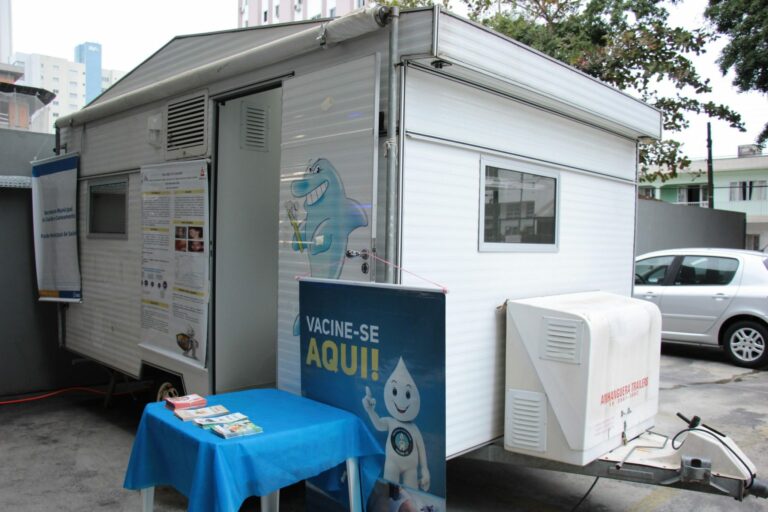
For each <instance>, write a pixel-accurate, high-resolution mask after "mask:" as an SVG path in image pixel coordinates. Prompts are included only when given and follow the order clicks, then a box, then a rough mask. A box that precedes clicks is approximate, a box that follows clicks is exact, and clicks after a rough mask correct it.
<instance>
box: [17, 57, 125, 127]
mask: <svg viewBox="0 0 768 512" xmlns="http://www.w3.org/2000/svg"><path fill="white" fill-rule="evenodd" d="M85 44H86V45H87V44H93V43H85ZM80 46H83V45H80ZM100 56H101V54H100V53H99V58H100ZM13 60H14V65H16V66H18V67H21V68H23V70H24V77H23V79H22V80H20V81H19V83H20V84H24V85H29V86H32V87H39V88H42V89H46V90H49V91H51V92H53V93H54V94H55V95H56V98H55V99H54V100H53V101H52V102H51V104H50V109H49V112H48V114H49V120H48V122H47V126H48V131H49V132H50V133H53V132H54V128H53V123H55V122H56V119H58V118H59V117H64V116H66V115H68V114H71V113H72V112H76V111H78V110H80V109H81V108H83V107H84V106H85V105H86V104H87V103H88V102H89V99H88V84H89V81H88V67H87V66H88V64H87V63H86V62H73V61H70V60H67V59H63V58H61V57H52V56H50V55H40V54H38V53H18V52H17V53H15V54H14V58H13ZM98 69H99V73H98V79H96V86H97V87H96V89H97V91H98V92H96V93H92V94H95V96H94V97H96V96H98V95H99V94H101V92H102V91H103V90H105V89H107V88H108V87H110V86H111V85H113V84H114V83H115V82H117V81H118V80H120V78H122V77H123V76H124V75H125V72H123V71H116V70H111V69H100V65H99V67H98ZM91 76H95V75H91Z"/></svg>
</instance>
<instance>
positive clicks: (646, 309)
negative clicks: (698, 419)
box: [504, 292, 661, 465]
mask: <svg viewBox="0 0 768 512" xmlns="http://www.w3.org/2000/svg"><path fill="white" fill-rule="evenodd" d="M660 343H661V314H660V313H659V310H658V308H657V307H656V306H655V305H654V304H651V303H649V302H645V301H640V300H636V299H632V298H629V297H624V296H620V295H615V294H611V293H605V292H585V293H574V294H567V295H553V296H548V297H538V298H533V299H524V300H515V301H508V302H507V354H506V402H505V414H504V447H505V448H506V449H507V450H509V451H512V452H518V453H524V454H528V455H534V456H538V457H543V458H547V459H553V460H558V461H562V462H567V463H570V464H577V465H586V464H588V463H589V462H591V461H593V460H594V459H596V458H598V457H600V456H601V455H603V454H604V453H607V452H608V451H610V450H612V449H614V448H617V447H619V446H621V445H622V443H623V442H624V441H625V440H627V439H632V438H633V437H635V436H636V435H638V434H640V433H641V432H643V431H644V430H646V429H648V428H650V427H652V426H653V422H654V418H655V415H656V412H657V410H658V396H659V393H658V389H659V350H660Z"/></svg>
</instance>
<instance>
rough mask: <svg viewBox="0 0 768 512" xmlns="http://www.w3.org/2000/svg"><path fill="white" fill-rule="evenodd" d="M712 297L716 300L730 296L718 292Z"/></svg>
mask: <svg viewBox="0 0 768 512" xmlns="http://www.w3.org/2000/svg"><path fill="white" fill-rule="evenodd" d="M712 298H713V299H715V300H725V299H727V298H728V296H727V295H726V294H724V293H716V294H714V295H713V296H712Z"/></svg>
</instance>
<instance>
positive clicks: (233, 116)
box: [213, 89, 281, 393]
mask: <svg viewBox="0 0 768 512" xmlns="http://www.w3.org/2000/svg"><path fill="white" fill-rule="evenodd" d="M280 100H281V90H280V89H272V90H269V91H264V92H260V93H257V94H251V95H249V96H243V97H240V98H234V99H228V100H227V101H224V102H220V103H219V108H218V113H219V115H218V130H217V132H218V145H217V163H218V165H217V166H216V187H215V190H216V202H215V205H216V206H215V211H216V217H215V218H216V226H215V227H216V230H215V234H216V239H215V260H214V261H215V267H214V269H215V272H214V293H213V315H214V346H213V350H214V352H213V362H214V368H215V372H214V376H213V379H214V390H215V392H217V393H221V392H224V391H231V390H236V389H242V388H245V387H253V386H271V385H274V383H275V375H276V369H277V362H276V356H275V351H276V348H277V344H276V342H275V333H276V331H277V247H278V235H277V224H278V193H279V182H280V180H279V176H280V124H281V122H280V117H281V116H280V104H281V102H280Z"/></svg>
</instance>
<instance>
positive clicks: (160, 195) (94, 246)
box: [57, 6, 661, 456]
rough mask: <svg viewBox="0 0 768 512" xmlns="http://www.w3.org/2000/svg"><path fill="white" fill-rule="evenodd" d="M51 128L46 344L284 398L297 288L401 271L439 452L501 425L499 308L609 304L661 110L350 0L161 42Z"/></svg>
mask: <svg viewBox="0 0 768 512" xmlns="http://www.w3.org/2000/svg"><path fill="white" fill-rule="evenodd" d="M57 128H58V144H57V147H58V149H59V151H60V152H61V153H71V154H74V153H78V154H79V156H80V166H79V205H80V206H79V235H78V236H79V251H80V252H79V257H80V266H81V272H82V302H81V303H79V304H72V305H69V306H68V307H67V308H66V310H65V314H64V318H63V322H62V325H63V335H64V344H65V346H66V347H67V348H68V349H69V350H72V351H74V352H77V353H79V354H82V355H85V356H87V357H90V358H92V359H95V360H97V361H99V362H101V363H103V364H105V365H107V366H109V367H112V368H114V369H117V370H120V371H121V372H124V373H126V374H128V375H131V376H135V377H147V376H153V377H157V376H158V375H161V376H168V375H171V376H176V377H178V378H179V379H180V380H181V384H182V385H183V387H184V390H185V391H187V392H200V393H212V392H223V391H227V390H233V389H240V388H245V387H252V386H266V385H271V384H275V383H276V385H277V386H278V387H280V388H282V389H286V390H290V391H294V392H298V391H299V389H300V382H299V379H300V371H299V369H300V362H299V337H298V329H297V325H296V317H297V313H298V283H297V280H296V278H297V276H305V275H310V276H312V277H319V278H332V279H344V280H359V281H380V282H394V283H403V284H411V285H419V286H423V285H424V281H422V280H421V278H425V279H428V280H430V281H432V282H434V283H439V285H440V286H443V287H445V288H447V289H448V290H449V293H448V296H447V306H446V307H447V313H446V316H447V318H446V362H445V364H446V380H447V382H446V396H447V403H446V407H447V413H446V414H447V453H448V456H454V455H457V454H460V453H463V452H465V451H468V450H470V449H472V448H475V447H478V446H481V445H483V444H486V443H488V442H489V441H491V440H493V439H495V438H498V437H500V436H501V435H502V434H503V420H504V379H505V348H504V347H505V321H504V313H503V312H502V311H500V310H498V306H499V305H501V304H502V303H504V301H505V300H507V299H516V298H526V297H534V296H541V295H552V294H561V293H569V292H580V291H585V290H602V291H605V292H613V293H617V294H621V295H624V296H629V295H630V291H631V287H632V275H633V272H632V267H633V255H634V251H633V247H634V227H635V204H636V172H637V145H638V141H640V140H643V139H646V138H657V137H659V136H660V131H661V118H660V114H659V112H658V111H656V110H654V109H653V108H650V107H648V106H647V105H645V104H643V103H641V102H640V101H638V100H635V99H633V98H631V97H629V96H627V95H625V94H623V93H621V92H619V91H617V90H615V89H612V88H611V87H608V86H606V85H605V84H603V83H601V82H599V81H597V80H595V79H593V78H590V77H588V76H586V75H584V74H582V73H580V72H578V71H576V70H574V69H572V68H570V67H568V66H566V65H564V64H562V63H560V62H558V61H555V60H553V59H551V58H549V57H547V56H544V55H542V54H540V53H538V52H536V51H534V50H532V49H530V48H528V47H526V46H524V45H521V44H520V43H518V42H516V41H513V40H511V39H509V38H506V37H504V36H501V35H499V34H496V33H494V32H492V31H490V30H488V29H486V28H484V27H482V26H481V25H478V24H476V23H473V22H470V21H467V20H465V19H463V18H461V17H458V16H456V15H453V14H451V13H449V12H445V11H443V10H442V9H440V8H434V9H419V10H413V11H407V12H402V13H399V12H398V11H397V10H396V9H390V8H385V7H378V6H372V7H369V8H367V9H364V10H361V11H358V12H355V13H352V14H350V15H348V16H345V17H342V18H339V19H335V20H317V21H310V22H306V23H296V24H285V25H273V26H263V27H257V28H249V29H242V30H233V31H227V32H217V33H210V34H199V35H192V36H184V37H177V38H175V39H173V40H172V41H171V42H169V43H168V44H167V45H166V46H164V47H163V48H161V49H160V50H158V51H157V52H156V53H155V54H154V55H152V56H151V57H150V58H148V59H147V60H146V61H145V62H144V63H142V64H141V65H139V66H138V67H137V68H136V69H135V70H133V71H132V72H131V73H129V74H128V75H127V76H126V77H124V78H123V79H122V80H121V81H120V82H118V83H117V84H116V85H114V86H113V87H112V88H110V89H109V90H107V91H106V92H105V93H103V94H102V95H101V96H100V97H99V98H97V99H96V100H94V101H93V103H92V104H90V105H89V106H88V107H86V108H85V109H83V110H82V111H80V112H78V113H75V114H73V115H71V116H68V117H65V118H62V119H60V120H59V121H58V122H57ZM401 269H402V270H401ZM416 276H419V277H416ZM178 384H179V383H177V385H178Z"/></svg>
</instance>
